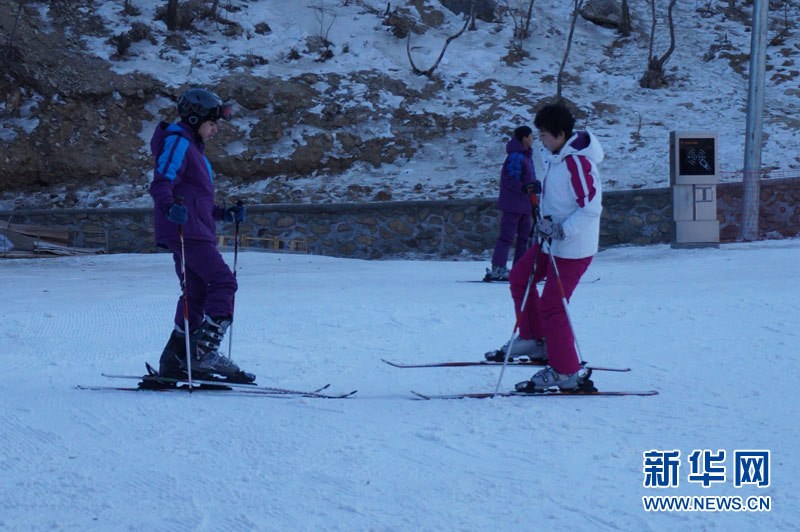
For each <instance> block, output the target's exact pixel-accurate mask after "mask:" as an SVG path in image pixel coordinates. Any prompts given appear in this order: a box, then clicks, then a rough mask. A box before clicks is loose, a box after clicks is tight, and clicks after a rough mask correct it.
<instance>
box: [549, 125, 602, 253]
mask: <svg viewBox="0 0 800 532" xmlns="http://www.w3.org/2000/svg"><path fill="white" fill-rule="evenodd" d="M540 151H541V155H542V162H543V163H544V167H545V175H544V178H543V179H542V198H541V212H542V216H551V217H552V219H553V221H554V222H558V223H560V224H561V225H562V227H563V228H564V240H554V241H553V243H552V247H551V251H552V253H553V255H555V256H556V257H561V258H564V259H582V258H585V257H591V256H592V255H594V254H595V253H597V248H598V245H599V240H600V213H601V212H602V210H603V206H602V200H603V192H602V188H601V186H600V173H599V172H598V170H597V163H599V162H600V161H602V160H603V148H602V146H600V142H599V141H598V140H597V138H596V137H595V136H594V135H593V134H592V133H591V132H589V131H578V132H576V133H575V134H574V135H572V137H571V138H570V139H569V140H567V142H566V143H565V144H564V146H563V147H562V148H561V150H560V151H559V152H558V153H552V152H550V150H548V149H547V148H545V147H543V146H542V147H541V148H540Z"/></svg>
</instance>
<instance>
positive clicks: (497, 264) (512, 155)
mask: <svg viewBox="0 0 800 532" xmlns="http://www.w3.org/2000/svg"><path fill="white" fill-rule="evenodd" d="M532 145H533V130H532V129H531V128H529V127H528V126H520V127H518V128H516V129H515V130H514V138H512V139H511V140H510V141H508V143H507V144H506V153H507V154H508V155H507V156H506V160H505V161H504V162H503V169H502V171H501V172H500V194H499V197H498V200H497V207H498V208H499V209H500V211H502V213H503V214H502V217H501V219H500V236H499V237H498V238H497V243H496V244H495V246H494V253H493V254H492V268H491V269H487V270H486V277H485V278H484V280H485V281H507V280H508V268H507V267H506V262H507V261H508V251H509V249H510V248H511V243H512V242H514V240H515V239H516V244H515V247H514V260H513V262H512V264H513V263H515V262H517V261H518V260H519V259H520V257H522V255H524V254H525V251H526V250H527V249H528V238H529V236H530V232H531V226H532V223H533V222H532V220H531V213H532V205H531V197H530V196H531V194H534V193H536V192H537V191H538V189H539V188H538V181H537V180H536V172H535V170H534V168H533V159H532V149H531V146H532Z"/></svg>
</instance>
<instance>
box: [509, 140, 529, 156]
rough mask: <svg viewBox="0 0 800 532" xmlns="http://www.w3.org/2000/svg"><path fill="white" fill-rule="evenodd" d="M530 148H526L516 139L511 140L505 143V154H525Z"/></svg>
mask: <svg viewBox="0 0 800 532" xmlns="http://www.w3.org/2000/svg"><path fill="white" fill-rule="evenodd" d="M527 150H530V148H526V147H525V146H523V144H522V143H521V142H520V141H519V140H517V137H514V138H512V139H511V140H509V141H508V142H507V143H506V153H507V154H511V153H525V152H526V151H527Z"/></svg>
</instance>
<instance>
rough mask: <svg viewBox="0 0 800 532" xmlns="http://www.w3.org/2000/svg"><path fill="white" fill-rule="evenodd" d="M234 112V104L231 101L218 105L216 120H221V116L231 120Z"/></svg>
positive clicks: (215, 114)
mask: <svg viewBox="0 0 800 532" xmlns="http://www.w3.org/2000/svg"><path fill="white" fill-rule="evenodd" d="M232 113H233V106H232V105H231V104H229V103H225V104H222V105H218V106H217V109H216V112H215V113H214V116H216V120H219V119H220V118H222V119H225V120H230V119H231V114H232Z"/></svg>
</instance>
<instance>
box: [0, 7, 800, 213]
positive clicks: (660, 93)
mask: <svg viewBox="0 0 800 532" xmlns="http://www.w3.org/2000/svg"><path fill="white" fill-rule="evenodd" d="M629 3H630V4H636V5H635V6H634V5H632V6H631V12H630V14H631V31H630V33H628V34H625V32H623V31H621V29H620V28H619V24H620V22H621V20H622V19H621V16H620V15H621V10H620V3H619V2H618V1H616V0H605V1H600V0H594V1H589V0H587V2H586V4H587V5H586V6H585V8H584V10H583V11H582V16H581V17H579V19H578V21H577V23H576V29H575V35H574V39H573V43H572V48H571V51H570V56H569V60H568V62H567V66H566V68H565V70H564V76H563V78H562V85H563V96H564V98H565V100H566V101H567V102H568V104H569V105H570V106H572V107H573V109H574V110H575V112H576V114H577V116H578V117H579V121H580V123H581V124H582V125H589V126H591V127H592V128H593V129H594V130H595V131H596V132H599V134H600V135H601V138H603V139H604V143H605V147H606V153H607V161H606V165H607V168H608V170H606V171H605V176H604V177H605V179H606V181H607V183H608V185H607V186H608V187H609V188H631V187H647V186H664V185H665V184H666V179H667V175H666V158H665V154H664V153H663V152H664V146H665V145H666V135H667V132H668V131H669V130H670V129H675V128H676V127H678V128H680V127H684V128H686V127H688V128H691V129H707V128H709V127H714V128H720V129H722V130H723V132H726V133H727V132H728V131H733V132H735V133H734V134H732V135H735V137H734V138H733V139H732V141H731V142H728V141H727V139H725V140H726V146H725V147H724V149H723V153H724V154H730V157H727V158H726V160H725V161H724V163H725V164H724V167H725V168H726V169H727V170H729V171H731V172H732V173H735V171H736V170H737V169H739V168H741V157H742V156H741V144H742V143H743V140H742V139H741V138H740V137H741V134H742V132H743V128H744V108H743V104H744V101H745V100H744V98H745V97H746V77H745V74H746V69H747V51H748V47H749V33H748V31H749V28H748V27H747V26H748V24H749V20H750V8H749V6H746V5H742V4H746V2H731V1H727V0H725V1H721V0H718V1H711V0H708V1H705V0H704V1H697V2H680V3H679V4H681V5H680V6H676V8H675V12H674V15H675V20H676V34H677V44H678V46H677V49H676V51H675V53H674V56H673V57H672V58H670V61H669V62H668V63H667V66H668V68H667V70H666V72H665V79H664V87H662V88H659V89H645V88H641V87H640V83H639V80H640V79H641V77H642V74H643V73H644V66H645V65H646V57H647V49H648V45H649V40H650V39H649V32H650V30H651V24H652V20H651V14H650V12H649V8H648V6H646V5H639V4H647V2H629ZM151 4H157V5H156V6H153V5H151ZM300 4H302V5H300ZM307 4H308V5H306V3H297V2H295V1H294V0H291V1H289V0H285V1H280V0H273V1H270V2H266V1H256V0H225V1H223V2H218V1H213V2H212V1H210V0H209V1H202V0H180V1H179V2H178V12H177V18H176V24H177V28H176V29H175V30H170V29H168V28H167V24H166V19H167V13H166V9H165V5H166V2H144V1H143V0H138V1H137V0H126V1H124V2H123V1H121V0H120V1H115V2H100V1H94V0H78V1H66V0H53V1H51V2H49V3H44V2H39V3H37V2H19V1H16V0H0V36H2V47H1V48H0V52H1V53H0V61H2V65H3V72H4V75H3V76H2V78H0V94H1V95H2V101H0V139H2V142H3V150H4V156H3V157H2V158H0V193H2V198H0V199H2V200H3V202H2V204H0V208H11V207H49V206H65V207H71V206H98V205H109V204H114V205H118V206H123V205H138V204H145V203H146V202H147V201H148V199H147V196H146V190H147V184H148V183H149V179H150V167H151V160H150V157H149V154H148V152H147V141H148V140H149V135H150V132H151V131H152V127H153V126H154V125H155V123H156V122H157V121H158V120H160V119H167V120H170V119H174V118H175V117H174V112H173V108H174V101H175V99H176V98H177V96H178V95H179V94H180V93H181V92H182V91H183V90H185V89H186V88H187V87H189V86H192V85H198V84H199V85H203V86H206V87H208V88H211V89H212V90H214V91H216V92H217V93H218V94H219V95H220V96H222V97H223V98H224V99H226V100H230V101H232V102H233V103H234V104H235V112H236V117H235V119H234V120H233V121H232V122H231V123H230V124H228V125H226V126H225V127H224V128H222V130H221V133H220V135H219V136H218V138H217V139H216V140H215V142H214V144H213V145H212V146H209V150H208V155H209V158H210V159H211V160H212V161H213V163H214V168H215V171H216V172H217V174H218V179H219V181H218V183H219V185H218V186H219V188H220V189H221V190H222V192H223V193H225V194H227V195H229V196H236V195H238V196H240V197H243V196H246V197H248V199H249V200H250V201H253V202H262V203H269V202H286V201H322V202H325V201H370V200H388V199H423V198H435V197H471V196H482V195H493V194H494V183H495V179H496V174H497V166H498V164H499V162H500V161H502V157H503V149H502V142H503V141H504V140H505V138H507V135H508V132H509V130H510V129H512V128H513V127H514V126H515V125H517V124H519V123H530V121H531V119H532V116H533V114H534V113H535V110H536V109H537V108H538V106H539V105H541V103H542V102H545V101H549V100H551V99H552V98H553V96H554V95H555V93H556V88H557V84H556V83H557V79H556V76H557V73H558V69H559V66H560V63H561V60H562V58H563V56H564V51H565V48H566V43H567V42H568V40H567V38H568V32H569V21H570V7H569V6H568V5H567V4H570V2H556V1H553V0H538V1H536V2H534V3H533V11H532V14H533V17H532V22H531V28H530V32H529V33H530V35H529V36H528V37H525V38H522V37H520V33H519V32H520V31H521V28H520V27H519V26H520V24H522V23H523V22H524V15H525V12H526V6H527V5H528V4H529V2H527V1H521V0H518V1H510V2H493V1H489V0H486V1H479V2H477V4H478V5H477V7H478V9H477V14H478V18H477V20H476V21H475V22H474V25H473V27H471V28H467V29H466V31H465V32H464V33H463V34H461V35H460V36H459V37H458V38H457V39H454V40H452V41H451V42H450V43H449V44H448V47H447V49H446V50H445V51H444V55H443V60H442V62H441V63H440V64H439V65H438V66H437V68H436V69H435V70H434V72H433V73H431V74H429V75H420V74H421V73H420V72H416V73H415V72H414V71H413V69H414V67H416V68H417V70H423V69H427V68H429V67H430V66H431V65H433V64H434V61H435V59H436V57H437V56H438V55H439V53H440V52H442V48H443V47H444V44H445V42H446V39H447V38H448V37H452V36H453V35H456V34H457V33H458V32H459V31H460V30H461V29H462V27H464V26H465V19H464V17H463V15H462V14H461V12H462V11H464V9H465V8H464V4H469V2H468V1H467V2H458V1H456V0H442V1H441V2H440V1H436V0H408V1H405V2H393V3H391V4H389V3H387V2H383V1H366V0H365V1H358V0H349V1H348V0H339V1H334V0H327V1H325V0H316V1H313V2H309V3H307ZM656 4H659V6H658V10H657V20H658V22H659V25H658V26H657V28H658V29H657V33H656V36H655V39H654V42H655V46H654V55H656V56H660V55H661V54H663V53H664V52H665V51H666V50H667V48H668V47H669V44H670V42H669V33H668V31H667V26H666V23H667V22H666V21H667V13H666V7H665V6H661V5H660V4H665V5H666V2H662V1H660V0H657V1H656ZM772 4H773V10H772V13H771V34H770V35H771V38H772V43H771V47H770V60H769V62H770V67H769V68H770V70H771V77H770V78H769V82H768V83H769V84H770V88H769V89H768V99H769V98H771V101H772V102H773V105H772V106H771V107H770V111H769V112H768V116H767V117H766V123H765V128H766V130H767V133H768V139H772V141H773V142H776V145H775V147H776V149H775V152H774V153H773V152H771V151H770V150H769V149H765V162H766V163H767V165H768V166H769V165H770V164H771V165H772V166H771V168H772V169H773V170H775V171H778V172H791V171H795V170H796V169H798V168H800V158H798V156H797V155H795V154H797V153H798V150H797V149H796V148H797V140H796V135H794V133H793V132H794V131H795V130H796V128H797V126H798V125H800V124H799V123H798V121H797V119H796V118H794V116H800V113H797V104H796V100H797V95H798V94H800V91H799V90H798V81H797V79H798V76H797V74H798V71H797V66H796V65H795V62H796V58H797V55H798V52H799V51H800V46H798V40H797V37H796V31H797V30H796V27H795V21H796V20H797V18H798V13H797V11H798V2H797V1H774V2H772ZM515 27H517V28H516V30H515ZM515 35H516V36H517V37H516V38H515ZM698 52H702V53H698ZM412 61H413V65H412ZM703 73H706V74H705V75H703ZM787 101H789V102H792V101H794V102H795V103H785V102H787ZM698 116H700V118H699V119H698ZM709 118H710V119H711V120H712V121H715V123H714V124H709ZM721 138H724V135H721ZM606 139H607V140H606ZM792 143H794V144H792ZM654 146H657V147H658V150H657V151H658V153H657V154H655V152H654V148H653V147H654ZM792 146H793V147H794V148H795V149H794V151H792V152H790V153H791V154H792V155H791V156H790V157H789V158H788V159H787V157H786V156H785V150H786V149H791V148H792ZM778 161H779V163H778Z"/></svg>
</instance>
